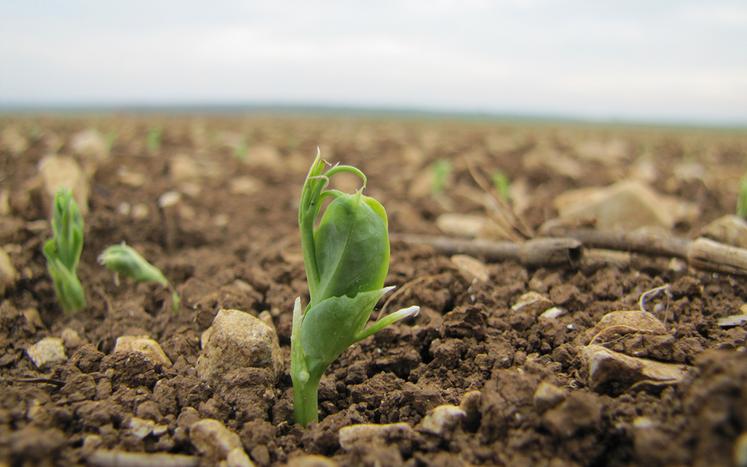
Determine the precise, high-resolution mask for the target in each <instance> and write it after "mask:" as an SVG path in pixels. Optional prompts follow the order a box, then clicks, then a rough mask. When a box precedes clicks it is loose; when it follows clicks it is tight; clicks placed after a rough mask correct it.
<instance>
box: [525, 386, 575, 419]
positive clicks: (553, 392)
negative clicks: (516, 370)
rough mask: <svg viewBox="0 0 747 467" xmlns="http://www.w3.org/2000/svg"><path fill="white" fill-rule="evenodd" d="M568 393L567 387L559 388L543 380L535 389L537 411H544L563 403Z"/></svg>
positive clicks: (534, 397) (534, 398) (534, 399)
mask: <svg viewBox="0 0 747 467" xmlns="http://www.w3.org/2000/svg"><path fill="white" fill-rule="evenodd" d="M567 395H568V391H566V390H565V389H563V388H559V387H557V386H555V385H554V384H552V383H548V382H547V381H543V382H541V383H540V384H539V385H538V386H537V389H536V390H535V391H534V396H533V398H532V400H533V402H534V407H535V408H536V409H537V411H539V412H544V411H546V410H548V409H550V408H552V407H555V406H556V405H558V404H559V403H561V402H562V401H563V400H564V399H565V398H566V396H567Z"/></svg>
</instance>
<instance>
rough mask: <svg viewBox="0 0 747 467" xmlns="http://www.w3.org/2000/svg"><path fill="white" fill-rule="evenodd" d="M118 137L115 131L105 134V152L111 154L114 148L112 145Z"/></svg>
mask: <svg viewBox="0 0 747 467" xmlns="http://www.w3.org/2000/svg"><path fill="white" fill-rule="evenodd" d="M118 137H119V135H118V134H117V132H116V131H115V130H109V131H108V132H106V136H105V138H106V150H107V151H108V152H111V150H112V148H113V147H114V143H116V142H117V138H118Z"/></svg>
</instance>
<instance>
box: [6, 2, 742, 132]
mask: <svg viewBox="0 0 747 467" xmlns="http://www.w3.org/2000/svg"><path fill="white" fill-rule="evenodd" d="M196 102H199V103H210V102H216V103H228V104H230V103H245V102H275V103H277V102H283V103H289V104H326V105H346V106H348V105H352V106H376V107H387V106H394V107H409V108H421V109H441V110H462V111H488V112H497V113H520V114H552V115H564V116H575V117H585V118H605V119H606V118H624V119H643V120H673V121H701V122H728V123H742V124H744V123H747V1H745V0H739V1H728V0H714V1H705V0H703V1H667V0H646V1H641V0H629V1H622V0H621V1H606V0H599V1H593V2H591V1H586V0H567V1H561V0H557V1H551V0H508V1H486V0H485V1H479V0H467V1H456V0H453V1H452V0H401V1H388V0H382V1H344V0H329V1H298V2H292V1H274V2H261V3H260V2H251V1H229V0H212V1H207V2H206V1H196V0H168V1H156V0H147V1H146V0H133V1H123V2H109V1H101V0H88V1H87V0H65V1H62V0H57V1H55V0H49V1H24V0H18V1H13V0H0V105H2V104H6V105H7V104H13V103H33V104H47V103H55V104H100V103H108V104H110V103H115V104H132V103H137V104H144V103H145V104H147V103H152V104H179V103H196Z"/></svg>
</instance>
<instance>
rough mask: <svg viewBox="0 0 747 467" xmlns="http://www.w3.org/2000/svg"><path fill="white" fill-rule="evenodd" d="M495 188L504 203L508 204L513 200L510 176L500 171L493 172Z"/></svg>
mask: <svg viewBox="0 0 747 467" xmlns="http://www.w3.org/2000/svg"><path fill="white" fill-rule="evenodd" d="M492 178H493V186H494V187H495V191H497V192H498V195H499V196H500V197H501V199H502V200H503V201H504V202H508V201H509V199H510V198H511V181H510V180H509V179H508V176H507V175H506V174H504V173H503V172H502V171H500V170H496V171H495V172H493V177H492Z"/></svg>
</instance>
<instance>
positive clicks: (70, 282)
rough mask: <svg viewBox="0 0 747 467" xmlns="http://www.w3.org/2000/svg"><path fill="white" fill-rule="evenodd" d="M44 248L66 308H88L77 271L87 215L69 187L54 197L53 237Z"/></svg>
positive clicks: (51, 275)
mask: <svg viewBox="0 0 747 467" xmlns="http://www.w3.org/2000/svg"><path fill="white" fill-rule="evenodd" d="M43 251H44V256H45V257H46V258H47V271H49V275H50V277H52V283H53V284H54V291H55V294H56V295H57V301H58V302H60V305H61V306H62V309H63V310H64V311H65V312H66V313H75V312H76V311H79V310H82V309H83V308H85V307H86V294H85V291H84V290H83V286H82V285H81V283H80V280H79V279H78V276H77V273H76V271H77V269H78V263H79V261H80V254H81V252H82V251H83V216H81V214H80V209H78V205H77V204H76V202H75V199H73V195H72V193H71V192H70V190H68V189H66V188H63V189H61V190H59V191H58V192H57V193H56V194H55V196H54V205H53V206H52V238H51V239H49V240H47V241H46V242H45V243H44V248H43Z"/></svg>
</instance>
